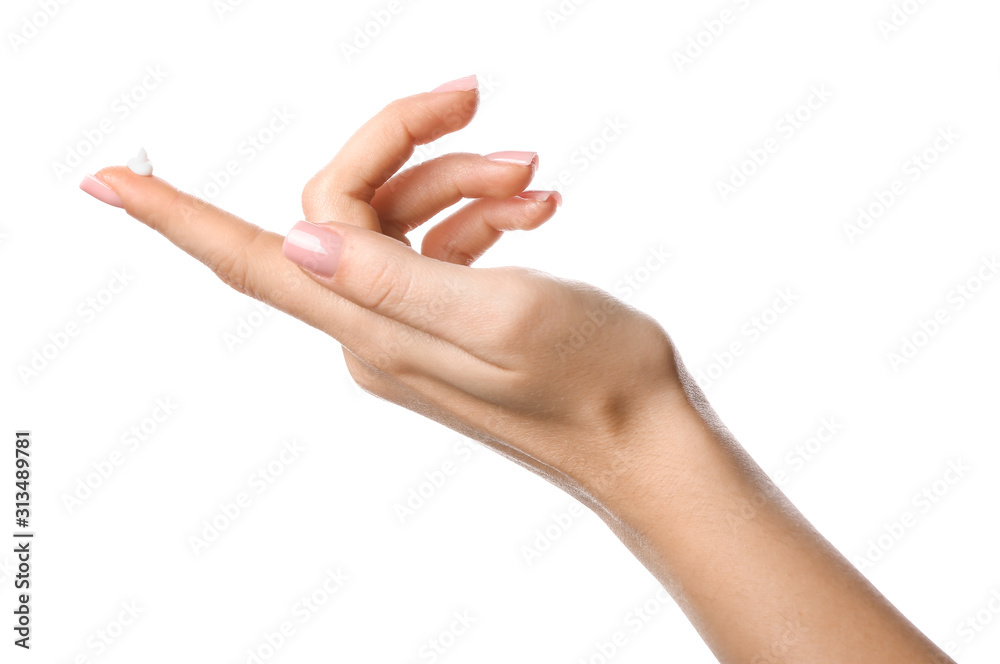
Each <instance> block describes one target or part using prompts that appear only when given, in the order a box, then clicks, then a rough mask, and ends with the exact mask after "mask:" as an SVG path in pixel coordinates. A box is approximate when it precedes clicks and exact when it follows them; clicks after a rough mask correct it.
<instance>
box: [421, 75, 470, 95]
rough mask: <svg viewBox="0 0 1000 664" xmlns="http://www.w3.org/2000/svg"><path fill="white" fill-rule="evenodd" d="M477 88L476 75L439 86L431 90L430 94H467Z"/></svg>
mask: <svg viewBox="0 0 1000 664" xmlns="http://www.w3.org/2000/svg"><path fill="white" fill-rule="evenodd" d="M478 88H479V79H478V78H476V75H475V74H473V75H472V76H465V77H463V78H457V79H455V80H454V81H448V82H447V83H445V84H444V85H439V86H438V87H436V88H434V89H433V90H431V92H468V91H469V90H476V89H478Z"/></svg>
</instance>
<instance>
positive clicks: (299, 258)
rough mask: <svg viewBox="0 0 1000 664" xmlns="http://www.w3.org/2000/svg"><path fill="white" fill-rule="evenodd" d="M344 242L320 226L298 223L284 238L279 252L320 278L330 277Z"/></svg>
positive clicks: (335, 270)
mask: <svg viewBox="0 0 1000 664" xmlns="http://www.w3.org/2000/svg"><path fill="white" fill-rule="evenodd" d="M343 246H344V240H343V238H341V237H340V235H339V234H338V233H335V232H333V231H331V230H329V229H327V228H323V227H322V226H317V225H316V224H310V223H309V222H308V221H300V222H298V223H297V224H295V225H294V226H292V230H290V231H288V235H286V236H285V242H284V244H282V245H281V251H282V253H283V254H285V258H287V259H288V260H290V261H292V262H293V263H295V264H297V265H301V266H302V267H304V268H305V269H307V270H309V271H310V272H313V273H315V274H318V275H319V276H321V277H332V276H333V275H334V274H336V272H337V266H338V265H339V264H340V250H341V248H342V247H343Z"/></svg>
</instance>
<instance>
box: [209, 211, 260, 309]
mask: <svg viewBox="0 0 1000 664" xmlns="http://www.w3.org/2000/svg"><path fill="white" fill-rule="evenodd" d="M263 235H264V229H262V228H256V227H255V228H254V229H253V230H252V231H251V232H250V235H249V236H248V237H247V238H246V240H244V241H243V242H242V243H241V244H240V245H238V246H235V247H226V248H224V249H222V250H221V251H220V252H219V253H218V254H217V255H216V256H215V257H213V259H212V269H213V270H214V271H215V274H216V275H218V277H219V278H220V279H221V280H222V281H224V282H225V283H226V284H228V285H229V286H231V287H232V288H234V289H236V290H237V291H239V292H240V293H244V294H246V295H251V296H254V297H256V295H257V293H256V282H255V280H254V270H253V265H252V263H253V260H252V258H251V256H252V250H253V248H254V245H256V243H257V242H259V241H260V239H261V237H263Z"/></svg>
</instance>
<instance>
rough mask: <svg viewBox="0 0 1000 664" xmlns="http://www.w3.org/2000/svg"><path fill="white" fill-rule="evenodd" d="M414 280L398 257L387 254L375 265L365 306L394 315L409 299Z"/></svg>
mask: <svg viewBox="0 0 1000 664" xmlns="http://www.w3.org/2000/svg"><path fill="white" fill-rule="evenodd" d="M412 286H413V280H412V278H411V276H410V273H409V272H407V271H406V270H403V269H402V268H401V266H400V265H399V261H398V260H397V259H396V258H393V257H390V256H386V257H383V259H382V260H381V261H380V262H379V263H378V264H377V265H375V266H374V267H373V269H372V273H371V275H370V280H369V285H368V292H367V294H366V300H367V301H366V302H365V307H366V308H368V309H373V310H375V311H377V312H379V313H381V314H383V315H385V316H389V317H392V316H393V314H394V313H395V312H397V311H398V310H399V308H400V306H402V305H403V303H404V302H406V301H407V299H408V296H409V292H410V289H411V288H412Z"/></svg>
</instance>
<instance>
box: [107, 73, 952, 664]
mask: <svg viewBox="0 0 1000 664" xmlns="http://www.w3.org/2000/svg"><path fill="white" fill-rule="evenodd" d="M452 87H453V88H454V87H455V86H452ZM458 87H459V88H461V86H458ZM474 112H475V92H474V91H471V90H463V89H450V90H447V89H446V91H443V92H434V93H427V94H424V95H417V96H415V97H411V98H409V99H406V100H402V101H399V102H395V103H394V104H392V105H390V106H389V107H388V108H387V109H386V110H385V111H383V112H382V113H381V114H379V116H377V117H376V118H375V119H373V120H372V121H370V122H369V123H368V124H366V125H365V127H364V128H362V130H361V131H359V132H358V134H356V135H355V136H354V138H352V139H351V141H350V142H349V143H348V145H347V146H346V147H345V148H344V149H343V150H342V151H341V153H340V154H339V155H338V156H337V158H336V159H334V160H333V162H331V164H330V165H329V166H328V167H327V168H325V169H324V170H323V171H321V172H320V173H319V174H317V176H316V177H314V178H313V179H312V181H311V182H310V183H309V185H308V186H307V187H306V191H305V192H304V195H303V207H304V210H305V217H306V221H303V222H299V223H298V224H296V225H295V226H294V227H293V228H292V230H291V231H290V232H289V234H288V236H287V237H286V238H282V237H281V236H278V235H275V234H274V233H268V232H265V231H263V230H262V229H260V228H258V227H256V226H253V225H252V224H248V223H247V222H245V221H243V220H242V219H239V218H237V217H235V216H233V215H231V214H228V213H227V212H224V211H222V210H220V209H218V208H215V207H213V206H210V205H207V204H205V203H204V202H202V201H200V200H198V199H195V198H192V197H190V196H187V195H185V194H182V193H180V192H178V191H177V190H175V189H173V188H172V187H170V185H168V184H166V183H165V182H163V181H162V180H159V179H157V178H148V177H142V176H137V175H135V174H133V173H132V172H130V171H129V170H127V169H124V168H111V169H106V170H104V171H102V172H101V173H99V174H98V177H99V181H97V184H94V183H90V184H89V185H88V186H90V187H91V193H94V194H95V195H97V196H98V197H100V198H102V200H105V201H106V202H111V203H113V204H120V205H121V206H123V207H124V208H125V209H126V211H127V212H128V213H129V214H131V215H132V216H133V217H136V218H137V219H139V220H141V221H143V222H144V223H146V224H148V225H149V226H151V227H152V228H155V229H156V230H158V231H159V232H160V233H162V234H163V235H165V236H166V237H167V238H168V239H170V240H171V241H172V242H174V243H175V244H176V245H177V246H179V247H181V248H182V249H184V250H185V251H187V252H188V253H190V254H191V255H192V256H194V257H195V258H197V259H199V260H201V261H202V262H204V263H205V264H206V265H208V266H209V267H211V268H212V269H213V270H214V271H215V272H216V274H217V275H218V276H219V277H220V278H222V279H223V280H224V281H225V282H227V283H229V284H230V285H232V286H233V287H234V288H236V289H237V290H240V291H241V292H244V293H247V294H249V295H252V296H253V297H256V298H257V299H260V300H263V301H264V302H267V303H269V304H271V305H272V306H274V307H276V308H279V309H281V310H283V311H286V312H288V313H290V314H292V315H293V316H296V317H298V318H300V319H301V320H303V321H305V322H306V323H308V324H310V325H312V326H314V327H317V328H319V329H321V330H323V331H325V332H327V333H328V334H330V335H331V336H333V337H334V338H336V339H337V340H339V341H340V342H341V343H342V344H343V346H344V349H345V354H346V356H347V358H348V367H349V369H350V371H351V374H352V375H353V376H354V378H355V379H356V380H357V381H358V382H359V383H360V384H361V385H362V386H363V387H364V388H365V389H367V390H369V391H370V392H373V393H374V394H376V395H378V396H381V397H383V398H385V399H388V400H390V401H393V402H395V403H398V404H401V405H404V406H406V407H407V408H410V409H411V410H414V411H417V412H419V413H423V414H424V415H427V416H428V417H431V418H433V419H435V420H437V421H439V422H442V423H443V424H445V425H447V426H449V427H451V428H453V429H456V430H458V431H460V432H462V433H464V434H466V435H469V436H471V437H474V438H477V439H479V440H481V441H482V442H484V443H486V444H487V445H489V446H491V447H493V448H494V449H496V450H498V451H499V452H501V453H502V454H504V455H506V456H508V457H509V458H511V459H513V460H514V461H516V462H518V463H520V464H522V465H524V466H526V467H528V468H530V469H531V470H533V471H535V472H537V473H539V474H541V475H543V476H544V477H546V478H548V479H549V480H550V481H552V482H554V483H555V484H556V485H558V486H560V487H562V488H564V489H566V490H567V491H568V492H570V493H571V494H573V495H575V496H577V497H578V498H580V499H582V500H583V501H584V502H586V504H588V506H590V507H591V508H593V509H594V511H595V512H596V513H597V514H598V515H599V516H600V517H601V518H602V519H604V520H605V521H606V522H607V523H608V525H609V526H610V527H611V528H612V529H613V530H614V532H615V534H616V535H618V536H619V537H620V538H621V539H622V541H623V542H624V543H625V544H626V546H628V547H629V548H630V549H631V550H632V551H633V553H635V555H636V557H637V558H638V559H639V560H640V561H642V563H643V564H644V565H646V567H647V568H648V569H649V570H650V571H651V572H653V574H655V575H656V576H657V578H658V579H659V580H660V581H661V582H662V583H663V585H664V586H665V587H666V588H667V589H668V590H670V592H671V594H672V595H673V596H674V597H675V598H676V599H677V601H678V603H679V604H680V606H681V608H682V609H683V610H684V611H685V613H687V615H688V616H689V618H690V619H691V621H692V623H693V624H694V625H695V626H696V628H697V629H698V630H699V632H700V633H701V634H702V636H703V637H704V638H705V640H706V642H707V643H708V645H709V646H710V647H711V648H712V650H713V652H714V653H715V654H716V656H717V657H718V658H719V660H720V661H721V662H726V663H729V662H767V661H787V662H848V661H850V662H856V661H864V662H872V663H873V664H876V663H877V664H889V663H890V662H898V661H907V662H926V663H928V664H930V663H934V664H938V663H941V662H948V663H949V664H952V662H951V660H950V659H949V658H948V657H947V656H946V655H944V653H942V652H941V651H940V649H938V648H937V647H936V646H935V645H934V644H933V643H932V642H931V641H930V640H928V639H927V638H926V637H925V636H924V635H923V634H921V633H920V632H919V630H917V629H916V628H915V627H914V626H913V625H912V624H910V623H909V622H908V621H907V620H906V619H905V618H904V617H903V616H902V615H901V614H900V613H899V612H898V611H897V610H896V609H895V607H893V606H892V605H891V604H890V603H889V602H888V601H887V600H886V599H885V598H884V597H882V596H881V595H880V594H879V593H878V591H877V590H876V589H875V588H874V587H873V586H872V585H871V584H870V583H869V582H868V581H867V580H866V579H865V578H864V577H863V576H861V575H860V574H859V573H858V571H857V570H855V569H854V568H853V567H852V566H851V565H850V564H849V563H848V562H847V560H845V559H844V558H843V556H841V555H840V554H839V552H837V551H836V549H834V548H833V547H832V546H831V545H830V544H829V543H828V542H827V541H826V540H824V539H823V537H822V536H821V535H820V534H819V533H818V532H816V530H815V529H814V528H813V527H812V526H811V524H809V522H808V521H806V520H805V519H804V517H802V515H801V514H799V513H798V511H797V510H796V509H795V508H794V506H793V505H792V504H791V503H790V502H789V501H788V500H787V498H786V497H785V496H784V495H783V494H782V493H781V492H780V491H779V490H778V488H777V487H776V486H774V484H773V483H772V482H771V481H770V480H769V479H768V478H767V476H766V475H765V474H764V473H763V471H761V469H760V468H759V467H758V466H757V465H756V464H755V463H754V462H753V460H752V459H751V458H750V457H749V455H747V454H746V452H745V450H743V449H742V448H741V447H740V446H739V444H738V443H737V442H736V440H735V439H734V438H733V437H732V435H731V434H730V433H729V432H728V431H727V430H726V429H725V427H724V426H723V425H722V424H721V423H720V422H719V420H718V418H717V417H716V416H715V415H714V413H713V412H712V410H711V408H710V407H709V406H708V404H707V402H706V401H705V399H704V395H703V394H702V393H701V391H700V390H699V389H698V388H697V386H696V385H694V383H693V381H692V380H691V378H690V375H689V374H688V373H687V372H686V371H685V370H684V369H683V367H682V366H681V364H680V360H679V359H678V358H677V356H676V354H675V352H674V349H673V346H672V344H671V342H670V339H669V338H668V337H667V335H666V334H665V333H664V332H663V330H662V329H661V328H660V326H659V325H658V324H656V323H655V322H654V321H653V320H651V319H650V318H648V317H646V316H644V315H643V314H640V313H639V312H637V311H635V310H633V309H631V308H629V307H627V306H626V305H625V304H623V303H621V302H619V301H618V300H615V299H614V298H612V297H610V296H609V295H607V294H606V293H604V292H602V291H600V290H598V289H595V288H592V287H590V286H587V285H585V284H580V283H573V282H566V281H561V280H558V279H555V278H553V277H550V276H547V275H545V274H542V273H539V272H534V271H531V270H525V269H518V268H499V269H475V268H471V267H469V264H470V263H471V262H472V261H473V260H474V259H475V258H476V257H477V256H478V255H480V254H481V253H482V252H483V251H485V250H486V249H487V248H488V247H489V246H490V245H491V244H492V243H493V242H495V241H496V239H497V238H498V237H499V235H500V231H502V230H504V229H507V228H530V227H533V226H535V225H537V224H538V223H541V222H542V221H544V220H545V219H546V218H548V216H551V214H552V212H553V211H554V208H555V205H556V199H555V197H554V196H546V195H545V194H537V195H529V196H524V195H523V194H522V195H521V196H520V197H518V195H517V194H518V192H521V191H522V190H523V188H524V187H525V186H527V184H528V182H529V181H530V179H531V175H532V173H533V172H534V165H533V164H534V155H532V154H530V153H529V154H517V153H515V154H509V153H507V154H502V155H500V159H501V161H500V162H497V161H495V160H490V159H488V158H483V157H477V156H473V155H449V156H447V157H442V158H441V159H440V160H435V161H434V162H430V163H429V164H422V165H421V166H417V167H415V168H413V169H411V170H409V171H407V172H405V173H403V174H401V175H399V176H397V177H395V178H393V177H392V176H393V174H394V173H395V172H396V170H397V169H399V168H400V167H401V166H402V164H403V163H405V161H406V160H407V159H408V158H409V155H410V154H411V152H412V149H413V146H414V145H415V144H419V143H424V142H428V141H430V140H433V139H434V138H437V137H438V136H440V135H441V134H443V133H445V132H447V131H454V130H456V129H458V128H460V127H462V126H464V125H465V124H466V123H468V121H469V120H471V118H472V115H473V114H474ZM93 187H98V189H93ZM100 187H110V189H109V190H108V191H104V190H103V189H100ZM533 196H537V198H534V197H533ZM463 197H486V198H482V199H481V200H479V201H477V202H474V203H471V204H470V205H469V206H467V207H466V208H465V209H464V210H462V211H461V212H459V213H457V215H455V216H453V217H451V218H449V219H448V220H446V221H444V222H442V223H441V224H439V225H438V226H436V227H435V228H434V229H432V230H431V231H430V232H428V233H427V235H426V236H425V240H424V246H423V253H422V254H421V253H417V252H416V251H414V250H413V249H411V248H410V247H409V246H407V244H406V242H405V236H406V233H407V232H408V231H409V230H411V229H413V228H415V227H417V226H418V225H420V224H421V223H424V222H425V221H427V220H428V219H430V218H431V217H433V216H434V215H435V214H436V213H437V212H438V211H440V210H441V209H443V208H445V207H447V206H449V205H450V204H452V203H454V202H456V201H458V200H459V199H460V198H463ZM538 199H543V200H538Z"/></svg>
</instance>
